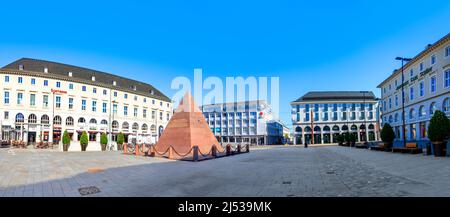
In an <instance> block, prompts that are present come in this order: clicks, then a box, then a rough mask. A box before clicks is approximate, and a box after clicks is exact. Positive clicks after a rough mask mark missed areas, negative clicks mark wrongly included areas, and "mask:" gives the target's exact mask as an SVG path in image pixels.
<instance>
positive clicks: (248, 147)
mask: <svg viewBox="0 0 450 217" xmlns="http://www.w3.org/2000/svg"><path fill="white" fill-rule="evenodd" d="M245 146H246V147H245V148H246V150H245V152H247V153H248V152H250V145H249V144H247V145H245Z"/></svg>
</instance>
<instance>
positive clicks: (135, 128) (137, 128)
mask: <svg viewBox="0 0 450 217" xmlns="http://www.w3.org/2000/svg"><path fill="white" fill-rule="evenodd" d="M132 129H133V132H137V131H138V130H139V124H137V123H134V124H133V126H132Z"/></svg>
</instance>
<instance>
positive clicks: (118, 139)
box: [117, 132, 125, 145]
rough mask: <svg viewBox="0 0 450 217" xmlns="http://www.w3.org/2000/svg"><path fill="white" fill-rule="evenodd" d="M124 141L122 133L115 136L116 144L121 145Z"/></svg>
mask: <svg viewBox="0 0 450 217" xmlns="http://www.w3.org/2000/svg"><path fill="white" fill-rule="evenodd" d="M124 141H125V137H124V135H123V133H122V132H120V133H119V134H117V144H118V145H123V143H124Z"/></svg>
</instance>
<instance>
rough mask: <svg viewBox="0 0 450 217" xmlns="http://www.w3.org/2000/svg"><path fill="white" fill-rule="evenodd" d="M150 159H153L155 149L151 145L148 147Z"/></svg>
mask: <svg viewBox="0 0 450 217" xmlns="http://www.w3.org/2000/svg"><path fill="white" fill-rule="evenodd" d="M149 151H150V157H155V152H156V151H155V147H154V146H153V145H152V146H150V150H149Z"/></svg>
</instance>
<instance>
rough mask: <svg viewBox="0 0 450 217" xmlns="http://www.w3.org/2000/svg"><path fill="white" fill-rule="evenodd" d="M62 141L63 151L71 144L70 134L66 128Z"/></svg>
mask: <svg viewBox="0 0 450 217" xmlns="http://www.w3.org/2000/svg"><path fill="white" fill-rule="evenodd" d="M62 143H63V151H68V150H69V146H70V136H69V133H68V132H67V130H64V133H63V138H62Z"/></svg>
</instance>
